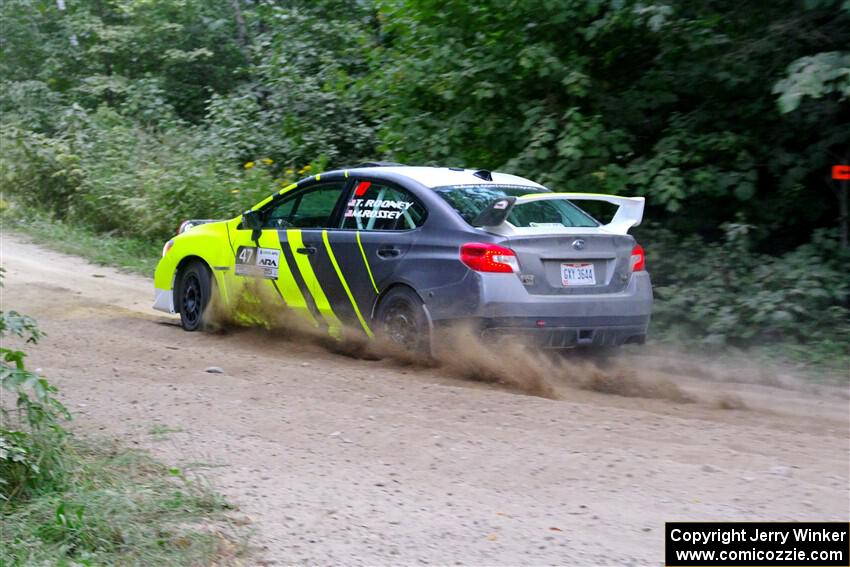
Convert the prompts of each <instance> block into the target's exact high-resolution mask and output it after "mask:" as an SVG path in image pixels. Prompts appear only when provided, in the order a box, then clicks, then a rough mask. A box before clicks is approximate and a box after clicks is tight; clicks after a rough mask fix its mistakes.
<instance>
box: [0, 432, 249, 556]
mask: <svg viewBox="0 0 850 567" xmlns="http://www.w3.org/2000/svg"><path fill="white" fill-rule="evenodd" d="M64 463H65V464H64V468H63V470H62V471H60V474H61V475H62V476H63V478H62V479H61V482H60V483H51V486H50V487H46V488H45V490H44V491H43V492H40V493H35V494H33V495H32V496H31V497H30V498H29V499H27V500H23V501H16V502H14V503H12V502H5V503H2V502H0V526H2V527H0V565H9V566H17V565H20V566H23V565H121V566H133V565H139V566H142V565H173V566H181V565H210V564H217V565H222V564H229V563H236V562H237V561H238V560H239V558H240V557H241V556H242V555H244V554H245V552H246V548H245V546H244V545H243V544H242V543H239V542H240V540H239V539H238V538H236V537H234V536H233V535H232V533H231V530H232V526H231V525H230V524H229V522H228V521H227V517H226V512H227V505H226V504H225V503H224V501H223V500H222V499H221V498H220V497H219V496H217V495H216V494H215V493H214V492H212V491H211V490H210V489H209V488H208V487H207V486H206V485H205V484H203V482H201V481H200V480H198V479H190V478H188V477H186V476H185V475H184V474H183V473H182V472H181V471H179V470H177V469H169V468H167V467H166V466H165V465H163V464H161V463H158V462H157V461H155V460H153V459H152V458H150V457H149V456H147V455H146V454H145V453H142V452H140V451H135V450H128V449H124V448H122V447H120V446H119V445H116V444H110V443H84V442H82V441H79V440H74V441H73V442H71V444H70V445H69V447H68V448H67V451H66V452H65V459H64Z"/></svg>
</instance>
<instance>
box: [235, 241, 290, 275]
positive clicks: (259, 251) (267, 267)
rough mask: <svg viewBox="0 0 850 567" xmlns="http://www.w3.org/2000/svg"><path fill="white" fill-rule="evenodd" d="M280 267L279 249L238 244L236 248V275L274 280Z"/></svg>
mask: <svg viewBox="0 0 850 567" xmlns="http://www.w3.org/2000/svg"><path fill="white" fill-rule="evenodd" d="M279 267H280V250H275V249H274V248H256V247H253V246H240V247H239V249H238V250H236V270H235V272H236V275H237V276H247V277H251V278H266V279H270V280H276V279H277V274H278V269H279Z"/></svg>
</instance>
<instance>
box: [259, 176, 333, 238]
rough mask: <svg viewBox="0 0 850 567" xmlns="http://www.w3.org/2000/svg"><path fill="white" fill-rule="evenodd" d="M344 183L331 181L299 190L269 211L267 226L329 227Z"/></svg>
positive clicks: (266, 220) (265, 225)
mask: <svg viewBox="0 0 850 567" xmlns="http://www.w3.org/2000/svg"><path fill="white" fill-rule="evenodd" d="M344 186H345V184H344V183H329V184H326V185H319V186H318V187H311V188H309V189H304V190H301V191H297V192H295V193H293V194H292V195H288V196H286V197H284V198H283V199H282V200H280V201H278V202H277V203H276V204H275V205H274V206H273V207H272V208H271V209H270V210H269V211H268V212H267V213H266V217H265V222H264V223H263V226H264V227H265V228H327V227H328V222H329V220H330V216H331V214H332V213H333V211H334V207H335V206H336V202H337V201H338V200H339V196H340V194H341V193H342V188H343V187H344Z"/></svg>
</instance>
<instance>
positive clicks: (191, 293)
mask: <svg viewBox="0 0 850 567" xmlns="http://www.w3.org/2000/svg"><path fill="white" fill-rule="evenodd" d="M179 282H180V283H179V286H178V288H177V289H178V294H177V297H176V299H177V301H178V302H179V303H178V304H179V311H180V324H181V325H182V326H183V328H184V329H185V330H187V331H199V330H203V329H204V327H205V326H206V323H207V321H206V319H207V313H206V309H207V306H208V305H209V304H210V300H211V299H212V281H211V277H210V271H209V269H208V268H207V267H206V265H205V264H204V263H203V262H201V261H199V260H193V261H191V262H189V264H187V265H186V267H184V268H183V269H182V270H181V271H180V279H179Z"/></svg>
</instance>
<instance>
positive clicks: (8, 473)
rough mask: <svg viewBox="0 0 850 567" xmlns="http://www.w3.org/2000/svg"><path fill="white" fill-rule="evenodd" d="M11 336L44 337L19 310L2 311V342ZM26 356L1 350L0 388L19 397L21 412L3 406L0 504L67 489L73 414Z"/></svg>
mask: <svg viewBox="0 0 850 567" xmlns="http://www.w3.org/2000/svg"><path fill="white" fill-rule="evenodd" d="M7 334H12V335H15V336H17V337H19V338H23V339H25V341H26V342H27V343H36V342H37V341H38V340H39V339H40V338H41V337H42V336H43V334H42V333H41V331H39V329H38V327H37V325H36V323H35V321H34V320H33V319H32V318H30V317H27V316H25V315H21V314H19V313H17V312H15V311H2V312H0V337H5V336H6V335H7ZM25 357H26V354H25V353H24V352H23V351H20V350H14V349H10V348H8V347H6V346H2V347H0V359H2V361H1V362H0V389H2V390H6V391H8V392H11V393H12V394H13V395H14V397H15V408H14V409H12V408H7V407H3V406H0V500H4V501H11V500H20V499H25V498H28V497H30V496H31V495H32V494H35V493H39V492H43V491H50V490H57V489H61V488H62V483H63V479H64V468H65V462H64V456H63V451H64V445H65V440H66V438H67V436H68V433H67V432H66V431H65V429H64V428H63V427H62V421H64V420H67V419H70V417H71V416H70V415H69V414H68V410H67V409H65V406H63V405H62V403H61V402H59V400H57V399H56V398H55V397H54V394H55V393H56V388H54V387H53V386H52V385H51V384H50V383H48V382H47V380H45V379H44V378H42V377H40V376H38V375H37V374H35V373H34V372H32V371H30V370H28V369H27V368H26V366H25V365H24V358H25Z"/></svg>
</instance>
